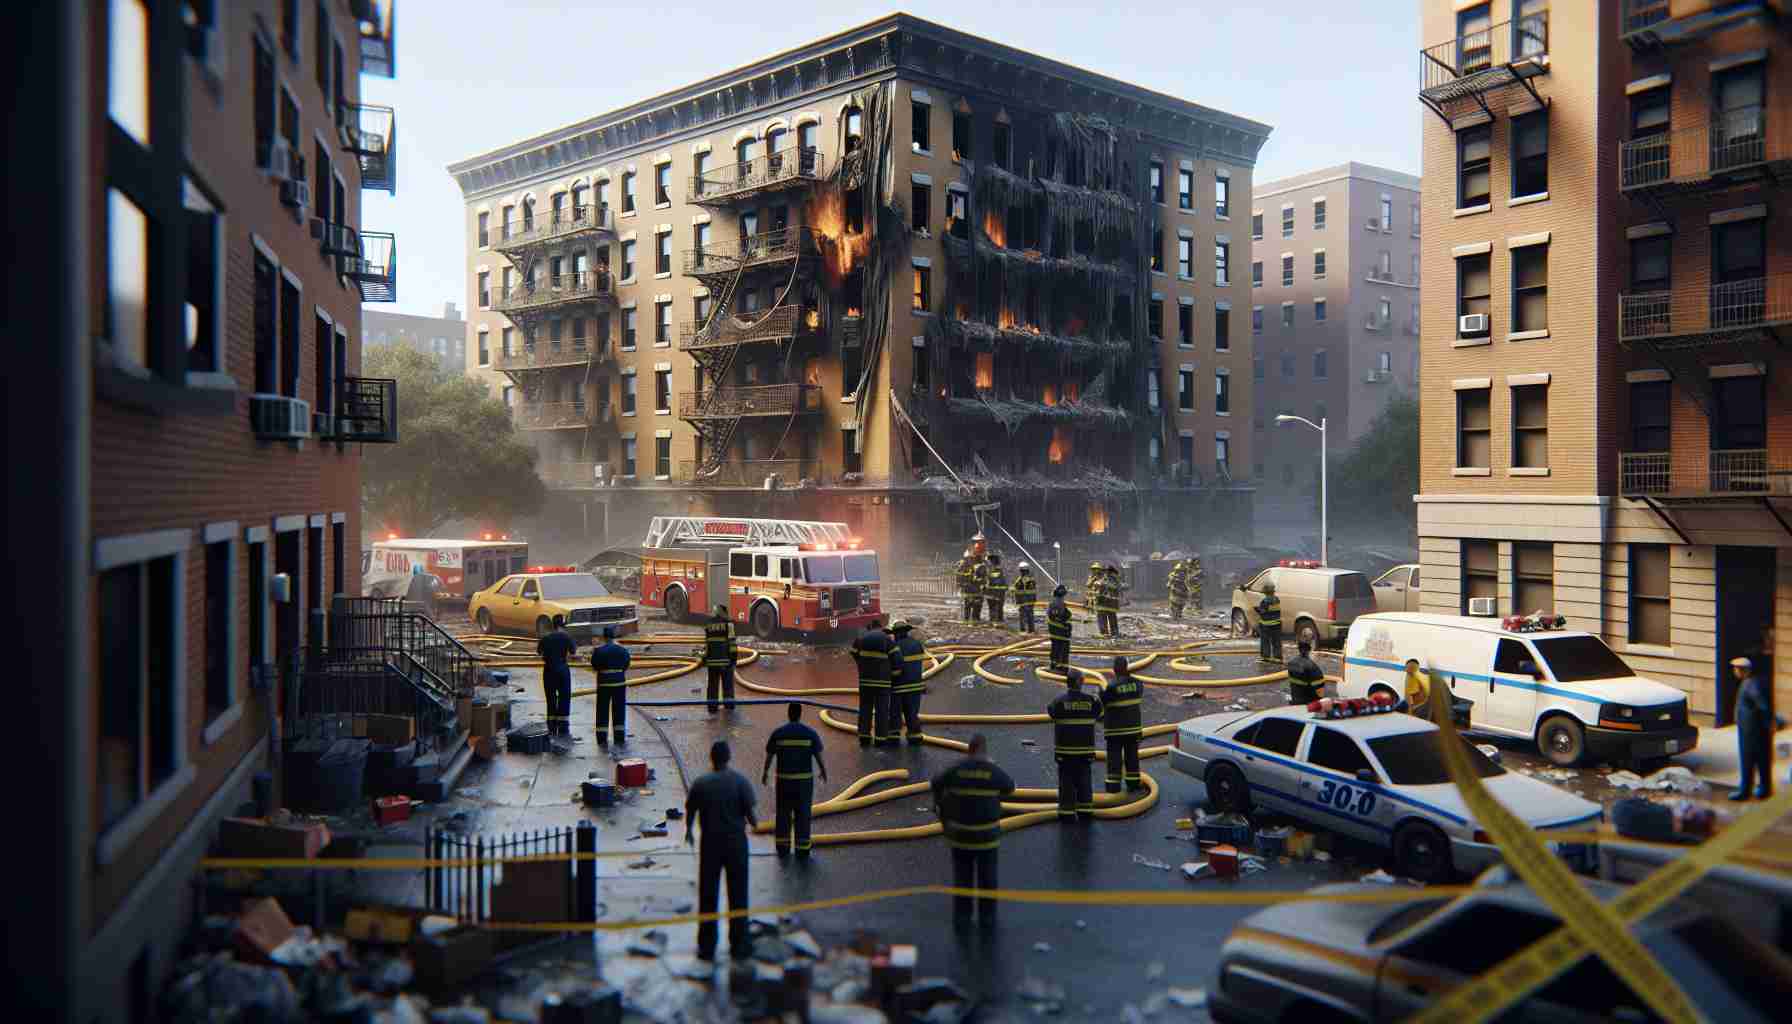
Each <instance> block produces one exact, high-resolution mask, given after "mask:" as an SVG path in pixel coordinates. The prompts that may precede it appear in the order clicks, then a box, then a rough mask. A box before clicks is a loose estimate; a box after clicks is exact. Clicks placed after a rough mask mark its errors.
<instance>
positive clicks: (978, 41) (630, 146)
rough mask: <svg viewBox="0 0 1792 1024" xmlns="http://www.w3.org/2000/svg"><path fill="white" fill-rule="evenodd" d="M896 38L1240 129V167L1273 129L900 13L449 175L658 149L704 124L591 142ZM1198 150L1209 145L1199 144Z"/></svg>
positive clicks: (468, 162)
mask: <svg viewBox="0 0 1792 1024" xmlns="http://www.w3.org/2000/svg"><path fill="white" fill-rule="evenodd" d="M895 34H900V36H901V37H903V38H902V39H900V40H898V41H899V43H901V44H902V47H903V52H902V54H901V56H900V57H899V58H898V59H897V61H896V63H895V65H894V66H896V67H908V68H910V69H912V70H916V71H919V72H920V73H922V74H925V75H929V77H933V75H932V74H931V73H930V72H929V71H928V69H926V68H923V67H918V66H917V64H916V57H915V54H914V53H912V52H910V47H912V45H913V41H914V39H915V38H917V37H918V38H920V39H923V40H926V41H927V42H931V43H934V44H940V45H949V46H954V47H957V48H959V49H961V50H964V51H967V52H971V53H976V54H978V55H981V56H983V57H986V58H989V59H991V60H999V61H1002V62H1004V63H1007V64H1012V65H1014V66H1016V67H1020V68H1026V69H1029V70H1032V71H1036V72H1040V73H1043V74H1046V75H1049V76H1051V77H1055V78H1058V79H1062V80H1064V81H1068V82H1072V83H1075V84H1076V85H1078V86H1080V87H1083V88H1086V89H1091V90H1100V91H1104V92H1108V93H1111V94H1114V95H1115V96H1116V97H1118V98H1122V99H1126V100H1130V101H1132V102H1133V103H1134V104H1136V105H1149V106H1152V107H1155V108H1159V109H1161V110H1163V111H1164V112H1165V113H1168V114H1171V115H1174V116H1177V117H1182V118H1187V119H1189V120H1193V121H1199V122H1203V123H1205V124H1207V125H1209V126H1212V127H1214V128H1218V129H1222V130H1226V131H1232V132H1237V133H1239V134H1241V135H1244V136H1247V137H1250V138H1253V139H1255V140H1256V142H1257V146H1256V147H1252V149H1251V153H1250V155H1248V156H1245V155H1242V154H1228V157H1227V158H1228V159H1233V160H1237V161H1239V162H1241V163H1246V164H1251V163H1254V162H1255V160H1256V148H1258V147H1261V145H1262V143H1263V141H1264V140H1267V139H1268V138H1269V133H1270V132H1271V131H1272V130H1273V129H1272V128H1271V126H1269V125H1267V124H1263V123H1261V122H1258V121H1252V120H1250V119H1249V118H1244V117H1239V116H1237V115H1236V114H1228V113H1226V112H1224V111H1221V110H1215V109H1214V108H1211V107H1204V106H1201V105H1200V104H1197V103H1190V102H1188V101H1187V100H1182V99H1178V98H1176V97H1174V96H1170V95H1167V94H1165V93H1160V92H1155V91H1153V90H1150V89H1146V88H1143V87H1141V86H1137V85H1133V84H1131V83H1128V82H1123V81H1121V80H1119V79H1116V78H1111V77H1108V76H1106V75H1100V74H1096V73H1094V72H1090V71H1085V70H1083V69H1082V68H1078V67H1075V66H1073V65H1070V64H1065V63H1063V62H1061V61H1055V60H1052V59H1050V58H1047V57H1041V56H1038V55H1036V54H1032V53H1028V52H1027V51H1025V50H1019V49H1015V48H1014V47H1011V46H1006V45H1003V44H1001V43H997V42H994V41H992V40H988V39H984V38H982V37H980V36H973V35H969V34H967V33H964V32H959V31H957V30H955V29H951V28H948V27H946V26H944V25H939V24H936V23H934V22H931V21H926V20H923V19H920V18H916V17H914V16H913V15H909V14H901V13H898V14H892V15H888V16H886V17H884V18H880V19H878V20H877V21H874V22H870V23H868V24H865V25H861V26H859V27H857V28H852V29H847V30H846V31H844V32H839V33H836V34H834V35H832V36H827V37H825V38H823V39H819V40H816V41H814V42H811V43H807V44H805V45H803V46H799V47H795V48H793V49H790V50H785V51H783V52H782V53H778V54H774V55H772V56H770V57H767V58H765V59H763V60H759V61H756V62H754V63H751V64H746V65H742V66H741V67H737V68H735V69H733V70H732V71H728V72H724V73H723V74H720V75H715V76H712V77H710V78H707V79H705V80H703V81H701V82H698V83H696V84H694V85H690V86H686V87H684V88H682V89H675V90H672V91H670V92H665V93H661V94H660V95H658V96H654V97H650V98H648V99H645V100H642V101H640V102H638V103H634V104H631V105H629V106H627V107H622V108H620V109H617V110H613V111H610V112H609V113H606V114H600V115H598V116H596V117H592V118H587V119H585V120H583V121H579V122H576V123H574V124H570V125H567V126H565V127H562V128H557V129H554V130H553V131H549V132H544V133H542V134H540V135H536V136H533V137H531V138H528V139H524V140H522V141H520V142H514V143H511V144H510V145H507V146H503V147H500V148H498V149H495V150H491V151H489V152H486V153H482V154H479V155H477V156H473V157H468V158H467V159H465V160H458V161H455V162H454V163H451V164H449V165H448V168H447V170H448V173H449V174H451V175H453V176H454V177H455V179H456V181H457V183H458V184H459V185H460V186H461V191H462V193H463V194H464V195H472V194H474V193H479V192H484V191H486V190H488V189H496V188H499V187H503V186H508V185H511V184H513V183H516V182H520V181H524V180H529V179H532V178H534V177H537V176H539V175H543V174H549V173H553V172H555V171H557V170H558V169H560V168H561V167H565V166H568V165H571V164H575V163H582V162H585V161H588V160H593V159H597V158H599V157H600V156H606V155H608V154H612V153H621V152H627V151H633V150H637V149H640V150H646V149H650V148H652V147H653V146H655V145H662V144H664V142H665V141H667V140H670V139H673V138H675V137H678V136H682V135H685V134H688V133H696V132H700V131H702V130H705V125H703V124H686V123H684V120H683V119H682V118H674V119H673V121H674V123H673V124H671V125H670V126H668V127H667V128H666V129H665V130H663V131H658V132H655V133H653V135H652V136H651V137H643V138H639V139H634V140H630V141H629V142H627V143H619V144H612V145H604V146H600V145H599V144H597V143H596V142H595V139H596V138H597V137H599V136H601V135H603V134H604V133H605V132H606V131H607V130H608V129H612V128H616V127H620V126H621V125H624V124H627V123H629V122H630V121H632V120H633V119H636V118H641V117H645V116H649V115H654V114H660V113H662V112H668V111H672V110H674V109H675V108H677V107H679V106H680V105H682V104H686V103H692V102H696V101H699V100H701V99H702V98H703V97H705V96H712V95H714V94H716V93H717V92H718V91H721V90H723V89H726V88H729V87H733V86H739V85H740V84H742V83H743V82H750V81H753V80H755V79H757V78H758V77H759V76H762V75H767V74H772V73H775V72H783V71H787V70H791V69H794V68H796V67H797V66H799V65H801V64H803V63H805V62H807V61H812V60H816V59H818V58H821V57H825V56H828V55H830V54H835V53H838V52H840V51H842V50H846V49H848V48H850V47H853V46H857V45H860V44H863V43H868V42H872V41H874V40H877V39H879V38H881V37H888V36H891V35H895ZM887 70H889V67H888V66H885V67H880V68H872V69H867V70H866V71H864V72H857V73H856V74H855V76H854V77H859V76H862V75H865V74H869V73H871V72H873V71H887ZM841 81H842V80H836V81H833V82H828V83H813V84H807V87H806V88H804V89H803V90H802V94H803V95H808V94H812V93H817V92H821V91H824V90H827V89H832V88H835V87H837V86H838V85H840V84H841ZM966 84H969V85H972V86H975V84H976V83H974V82H968V83H966ZM795 98H796V96H781V97H779V98H778V99H777V100H775V101H773V102H771V103H767V104H764V105H763V106H766V107H771V106H776V105H778V104H782V103H784V102H788V101H789V100H792V99H795ZM752 113H753V111H743V110H736V111H732V112H730V113H729V114H727V115H725V116H721V117H717V118H715V119H713V120H712V121H711V122H709V123H712V124H713V123H722V122H729V121H733V120H736V119H741V118H744V117H746V116H747V115H749V114H752ZM551 147H552V148H562V149H564V150H570V151H571V152H570V153H569V154H567V155H561V154H556V156H557V157H558V159H549V158H547V157H546V156H545V153H544V151H545V150H547V149H549V148H551ZM1202 148H1207V147H1205V146H1203V147H1202ZM531 158H532V159H531ZM504 163H513V164H516V163H520V164H522V165H524V166H522V167H521V168H520V169H518V170H515V171H513V172H512V173H510V174H508V175H502V176H500V177H498V178H496V179H493V178H492V177H491V176H490V175H481V174H479V173H478V172H481V171H490V170H492V169H493V168H495V167H496V166H497V165H500V164H504ZM476 179H479V180H476Z"/></svg>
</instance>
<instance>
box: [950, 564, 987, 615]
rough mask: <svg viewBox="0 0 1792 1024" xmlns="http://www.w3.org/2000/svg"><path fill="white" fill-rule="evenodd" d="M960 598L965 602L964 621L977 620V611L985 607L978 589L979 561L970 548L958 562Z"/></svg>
mask: <svg viewBox="0 0 1792 1024" xmlns="http://www.w3.org/2000/svg"><path fill="white" fill-rule="evenodd" d="M956 575H957V579H958V597H959V600H961V601H963V602H964V621H966V622H970V621H971V620H973V619H974V618H976V613H977V609H978V608H980V607H982V605H983V595H982V593H980V592H979V591H978V589H977V559H976V558H975V557H974V556H973V555H972V554H971V549H970V548H965V549H964V557H963V558H961V559H959V560H958V572H957V574H956Z"/></svg>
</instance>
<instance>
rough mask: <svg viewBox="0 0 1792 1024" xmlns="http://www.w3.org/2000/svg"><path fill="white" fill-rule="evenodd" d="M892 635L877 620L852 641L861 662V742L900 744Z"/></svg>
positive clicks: (853, 651) (857, 657)
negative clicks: (893, 703) (893, 717)
mask: <svg viewBox="0 0 1792 1024" xmlns="http://www.w3.org/2000/svg"><path fill="white" fill-rule="evenodd" d="M890 654H891V644H890V638H889V636H888V635H887V634H885V633H884V631H883V627H881V626H879V625H878V624H877V623H875V622H873V623H871V624H870V625H868V626H866V627H865V632H863V633H861V634H859V638H858V639H857V640H854V641H853V642H852V658H853V660H854V661H855V662H857V663H858V666H859V746H861V747H869V746H870V745H871V744H873V743H876V744H877V745H878V746H895V745H896V742H897V741H896V723H895V722H892V721H890V663H891V662H890Z"/></svg>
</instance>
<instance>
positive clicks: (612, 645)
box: [591, 626, 629, 746]
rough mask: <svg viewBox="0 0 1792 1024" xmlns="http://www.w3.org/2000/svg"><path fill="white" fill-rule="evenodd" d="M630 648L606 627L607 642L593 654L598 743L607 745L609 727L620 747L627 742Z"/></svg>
mask: <svg viewBox="0 0 1792 1024" xmlns="http://www.w3.org/2000/svg"><path fill="white" fill-rule="evenodd" d="M628 662H629V653H628V648H626V647H624V646H622V645H621V644H619V643H617V642H616V627H615V626H605V627H604V642H603V644H602V645H601V646H599V647H598V648H597V649H596V650H593V651H592V652H591V671H592V672H595V673H596V674H597V742H598V744H599V745H600V746H601V745H602V744H603V743H604V731H605V728H606V727H607V728H608V730H609V732H610V736H611V738H613V739H615V741H616V744H617V745H618V746H621V745H622V744H624V743H627V742H628Z"/></svg>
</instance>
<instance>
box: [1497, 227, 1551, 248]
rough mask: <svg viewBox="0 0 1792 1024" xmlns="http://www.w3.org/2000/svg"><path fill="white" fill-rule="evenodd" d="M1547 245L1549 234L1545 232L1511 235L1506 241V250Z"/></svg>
mask: <svg viewBox="0 0 1792 1024" xmlns="http://www.w3.org/2000/svg"><path fill="white" fill-rule="evenodd" d="M1548 244H1549V232H1547V231H1536V232H1532V233H1531V234H1528V235H1513V236H1512V237H1511V238H1508V239H1506V248H1508V249H1522V248H1524V247H1526V246H1531V245H1548Z"/></svg>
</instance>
